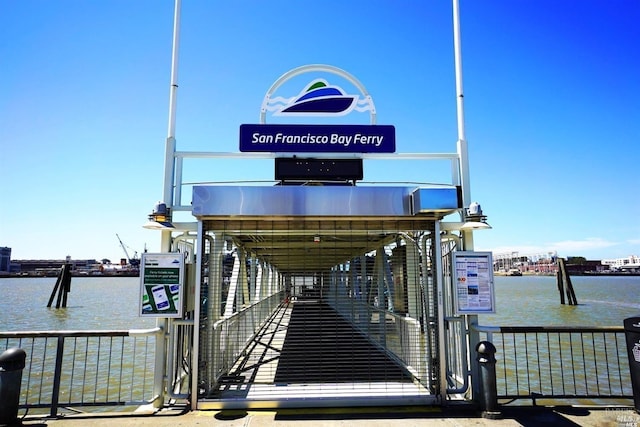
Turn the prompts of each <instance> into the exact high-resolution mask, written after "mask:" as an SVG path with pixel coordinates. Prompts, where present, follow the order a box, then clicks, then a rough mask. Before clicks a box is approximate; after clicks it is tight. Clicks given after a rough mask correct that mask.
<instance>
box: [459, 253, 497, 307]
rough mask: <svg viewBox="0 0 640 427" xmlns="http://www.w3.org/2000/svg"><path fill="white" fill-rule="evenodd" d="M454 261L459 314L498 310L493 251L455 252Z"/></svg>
mask: <svg viewBox="0 0 640 427" xmlns="http://www.w3.org/2000/svg"><path fill="white" fill-rule="evenodd" d="M452 264H453V267H452V268H453V272H452V273H453V286H454V299H455V312H456V314H457V315H460V314H490V313H495V312H496V303H495V292H494V282H493V257H492V255H491V252H473V251H459V252H454V253H453V263H452Z"/></svg>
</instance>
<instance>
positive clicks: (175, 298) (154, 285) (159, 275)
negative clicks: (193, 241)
mask: <svg viewBox="0 0 640 427" xmlns="http://www.w3.org/2000/svg"><path fill="white" fill-rule="evenodd" d="M183 296H184V254H182V253H179V252H176V253H161V254H151V253H143V254H142V259H141V260H140V311H139V314H140V316H143V317H182V306H183V304H182V300H183Z"/></svg>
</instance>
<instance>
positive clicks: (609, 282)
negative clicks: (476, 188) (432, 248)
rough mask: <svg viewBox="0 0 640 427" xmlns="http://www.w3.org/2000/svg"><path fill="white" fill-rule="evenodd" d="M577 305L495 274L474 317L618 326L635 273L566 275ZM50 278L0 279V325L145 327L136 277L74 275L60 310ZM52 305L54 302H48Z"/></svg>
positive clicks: (550, 287) (545, 285)
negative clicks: (488, 307)
mask: <svg viewBox="0 0 640 427" xmlns="http://www.w3.org/2000/svg"><path fill="white" fill-rule="evenodd" d="M571 280H572V282H573V286H574V289H575V292H576V297H577V300H578V303H579V304H578V305H577V306H569V305H561V304H560V295H559V293H558V288H557V285H556V279H555V277H551V276H522V277H496V278H495V288H496V309H497V313H496V314H492V315H481V316H479V322H480V324H482V325H496V326H498V325H499V326H519V325H527V326H529V325H531V326H549V325H576V326H595V325H599V326H621V325H622V320H623V319H625V318H627V317H632V316H640V276H634V277H632V276H629V277H620V276H616V277H612V276H609V277H588V276H575V277H572V279H571ZM55 282H56V278H55V277H52V278H4V279H0V301H1V304H2V306H1V307H2V308H1V309H0V330H3V331H25V330H56V329H66V330H69V329H81V330H85V329H133V328H148V327H152V326H153V325H154V324H155V320H154V319H150V318H141V317H139V316H138V309H139V307H138V299H139V292H140V290H139V288H140V279H139V278H137V277H109V278H105V277H86V278H84V277H82V278H81V277H74V278H73V279H72V281H71V293H70V294H69V296H68V302H67V305H68V307H67V308H66V309H55V308H47V302H48V300H49V296H50V295H51V292H52V290H53V287H54V285H55ZM54 304H55V302H54Z"/></svg>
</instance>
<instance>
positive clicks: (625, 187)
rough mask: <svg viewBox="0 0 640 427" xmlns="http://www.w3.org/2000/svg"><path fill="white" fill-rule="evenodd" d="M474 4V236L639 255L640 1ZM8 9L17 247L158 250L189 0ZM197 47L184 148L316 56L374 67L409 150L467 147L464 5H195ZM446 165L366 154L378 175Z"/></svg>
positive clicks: (218, 147) (41, 251) (46, 252)
mask: <svg viewBox="0 0 640 427" xmlns="http://www.w3.org/2000/svg"><path fill="white" fill-rule="evenodd" d="M247 10H251V12H250V13H248V12H247ZM460 10H461V33H462V66H463V84H464V103H465V104H464V106H465V129H466V139H467V140H468V144H469V162H470V181H471V197H472V199H473V200H474V201H477V202H479V203H480V204H481V205H482V208H483V210H484V212H485V214H486V215H487V220H488V223H489V224H491V226H492V227H493V228H492V229H490V230H482V231H477V232H475V233H474V247H475V249H476V250H490V251H493V252H494V253H503V252H511V251H518V252H521V253H526V252H534V253H536V252H549V251H556V252H557V253H558V255H559V256H562V257H568V256H583V257H585V258H587V259H608V258H622V257H626V256H630V255H638V254H640V222H639V221H638V220H637V213H638V212H640V199H639V198H638V197H637V196H636V195H637V194H638V188H639V187H640V185H639V184H640V178H639V176H638V172H637V165H638V164H640V150H637V149H635V148H634V147H635V145H634V144H635V141H638V140H639V139H640V120H638V118H639V117H640V103H638V99H640V80H639V79H638V76H639V75H640V56H639V55H637V50H638V44H639V43H640V26H638V25H637V23H638V22H639V21H640V2H637V1H635V0H621V1H618V2H614V3H606V2H596V1H584V2H571V3H567V2H556V1H552V0H541V1H538V2H531V3H522V2H513V3H505V2H483V3H478V2H473V1H468V0H462V1H460ZM285 11H286V13H285ZM329 16H330V17H331V18H330V19H329V18H328V17H329ZM3 17H4V18H5V19H4V25H3V26H2V28H0V37H2V39H3V40H5V41H7V42H6V43H4V44H2V45H0V55H2V58H3V59H4V61H3V63H4V64H5V65H4V66H3V68H2V76H3V82H4V90H3V92H2V94H0V126H1V127H2V129H3V138H2V143H1V144H0V150H1V153H0V183H2V185H1V186H0V200H2V201H3V208H2V209H1V210H0V245H4V246H7V247H11V248H13V254H12V258H15V259H64V258H65V257H66V256H67V255H69V256H71V257H72V258H75V259H79V258H92V259H98V260H99V259H102V258H108V259H111V260H112V261H113V260H114V259H116V260H119V259H120V258H123V257H124V252H123V251H122V248H121V246H120V243H119V241H118V239H117V238H116V233H117V234H118V235H119V236H120V237H121V239H122V241H123V242H124V244H126V245H127V247H129V248H133V249H132V251H131V254H133V252H134V251H137V252H138V254H140V253H142V252H143V251H144V249H145V247H146V248H147V249H148V250H149V252H157V251H158V250H159V248H160V236H159V233H158V232H157V231H151V230H145V229H143V228H142V227H141V226H142V224H143V223H144V222H145V221H146V216H147V214H148V213H149V212H150V211H151V209H152V207H153V205H154V204H155V203H156V202H157V201H158V200H161V199H162V193H163V168H164V144H165V139H166V136H167V133H166V131H167V122H168V101H169V100H168V95H169V83H170V60H171V42H172V30H173V1H172V0H160V1H158V0H140V1H136V2H126V3H123V2H118V1H116V2H72V1H70V0H60V1H57V2H41V1H35V0H23V1H20V2H6V3H5V4H4V5H3ZM312 18H313V19H314V21H313V22H314V23H317V24H320V23H322V25H323V29H322V31H318V29H317V28H316V26H315V25H310V24H309V22H310V19H312ZM325 18H326V19H325ZM568 22H571V25H568V24H567V23H568ZM179 53H180V55H179V58H180V59H179V64H178V87H179V89H178V95H177V117H176V139H177V149H178V150H186V151H216V152H237V151H238V129H239V126H240V125H241V124H243V123H256V122H257V120H258V116H259V111H260V107H261V101H262V98H263V97H264V94H265V92H266V90H267V89H268V88H269V86H270V85H271V84H272V83H273V82H274V81H275V80H276V79H278V77H280V76H281V75H282V74H283V73H284V72H286V71H288V70H290V69H293V68H295V67H298V66H301V65H305V64H314V63H319V64H330V65H333V66H336V67H339V68H341V69H344V70H346V71H348V72H350V73H351V74H353V75H355V76H357V77H358V79H359V80H360V81H361V82H362V83H363V84H364V85H365V86H366V87H367V89H368V91H369V92H370V93H371V96H372V97H373V98H374V99H375V105H376V113H377V118H378V123H380V124H390V125H394V126H395V129H396V134H397V135H396V136H397V148H396V151H397V152H398V153H424V152H430V153H442V152H444V153H446V152H452V151H455V149H456V147H455V145H456V140H457V122H456V96H455V81H454V61H453V35H452V8H451V4H450V2H446V1H445V2H429V3H427V2H415V1H409V0H400V1H399V2H384V1H378V0H375V1H374V2H373V3H372V2H371V1H364V0H354V1H350V2H338V1H335V0H332V1H329V2H327V3H323V9H322V10H319V9H317V8H315V7H314V8H309V6H308V4H307V3H305V2H294V1H284V0H276V1H275V2H268V3H265V2H249V5H247V4H236V3H233V2H230V3H224V2H223V3H211V2H206V1H201V0H197V1H189V2H183V4H182V19H181V38H180V51H179ZM187 167H188V169H187ZM272 168H273V165H272V163H270V162H266V163H264V164H261V165H258V166H255V167H254V164H253V163H248V162H227V161H222V162H218V163H215V164H212V163H211V162H209V163H205V162H201V163H198V162H193V163H190V164H188V165H185V171H188V176H186V179H188V180H193V182H203V181H210V180H213V179H214V178H212V176H213V175H215V176H217V177H219V176H223V177H224V176H228V177H230V176H233V177H234V178H236V177H237V176H238V175H241V177H242V178H243V179H246V180H253V181H257V180H271V179H273V170H272ZM440 176H441V175H439V173H438V171H436V170H431V169H430V168H424V167H416V166H413V165H410V166H408V167H404V168H398V169H395V170H393V171H391V170H390V169H387V168H385V167H380V166H379V165H378V164H377V163H376V164H371V165H369V164H366V165H365V180H367V181H375V182H383V181H385V182H409V181H413V182H416V181H417V182H438V181H434V180H437V179H439V178H440ZM188 197H189V195H187V194H185V195H184V198H185V199H187V198H188ZM182 220H184V221H187V220H189V221H195V218H194V217H192V216H191V215H190V214H189V213H184V215H183V216H182V217H181V221H182Z"/></svg>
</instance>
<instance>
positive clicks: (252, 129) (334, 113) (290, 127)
mask: <svg viewBox="0 0 640 427" xmlns="http://www.w3.org/2000/svg"><path fill="white" fill-rule="evenodd" d="M327 73H328V74H333V75H334V76H332V79H331V80H332V81H334V80H337V78H336V77H335V76H336V75H337V76H338V77H339V78H341V79H343V80H346V83H347V84H350V85H351V86H352V87H353V88H354V90H353V91H359V92H360V93H358V94H354V93H349V92H350V91H348V90H345V89H343V87H341V86H338V85H336V84H334V83H330V82H329V79H326V78H320V77H318V76H317V75H318V74H327ZM308 74H312V75H313V77H312V78H310V79H309V78H308V79H307V80H306V83H305V84H300V83H299V79H298V77H299V76H300V75H305V77H306V75H308ZM296 79H297V80H296ZM283 85H287V86H285V90H287V89H288V91H289V93H291V92H292V91H293V90H295V91H296V92H297V95H295V96H291V97H284V96H280V95H278V93H279V91H278V90H279V89H280V88H281V87H282V86H283ZM296 87H297V88H298V89H295V88H296ZM292 88H293V90H292ZM299 88H302V90H300V89H299ZM296 92H294V93H296ZM285 94H286V92H285ZM276 95H278V96H276ZM351 113H369V118H370V124H368V125H366V124H360V125H356V124H346V125H345V124H327V123H322V124H312V123H310V124H287V123H285V124H267V123H266V117H267V114H270V115H271V116H272V117H274V118H276V119H277V118H282V117H284V118H287V119H289V118H290V119H292V120H295V118H298V117H312V118H318V117H320V118H325V119H327V120H329V119H330V118H338V117H342V116H346V115H349V114H351ZM375 121H376V112H375V107H374V104H373V99H372V98H371V96H370V95H369V93H368V92H367V90H366V89H365V88H364V86H363V85H362V84H361V83H360V82H359V81H358V80H357V79H356V78H355V77H353V76H352V75H350V74H349V73H347V72H346V71H344V70H341V69H339V68H336V67H332V66H329V65H307V66H303V67H299V68H296V69H293V70H291V71H289V72H287V73H285V74H284V75H283V76H282V77H280V78H279V79H278V80H277V81H276V82H275V83H274V84H273V85H272V86H271V88H270V89H269V91H268V92H267V94H266V95H265V97H264V100H263V102H262V107H261V111H260V124H243V125H241V126H240V151H241V152H291V153H296V152H324V153H394V152H395V128H394V127H393V126H390V125H376V124H375Z"/></svg>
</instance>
